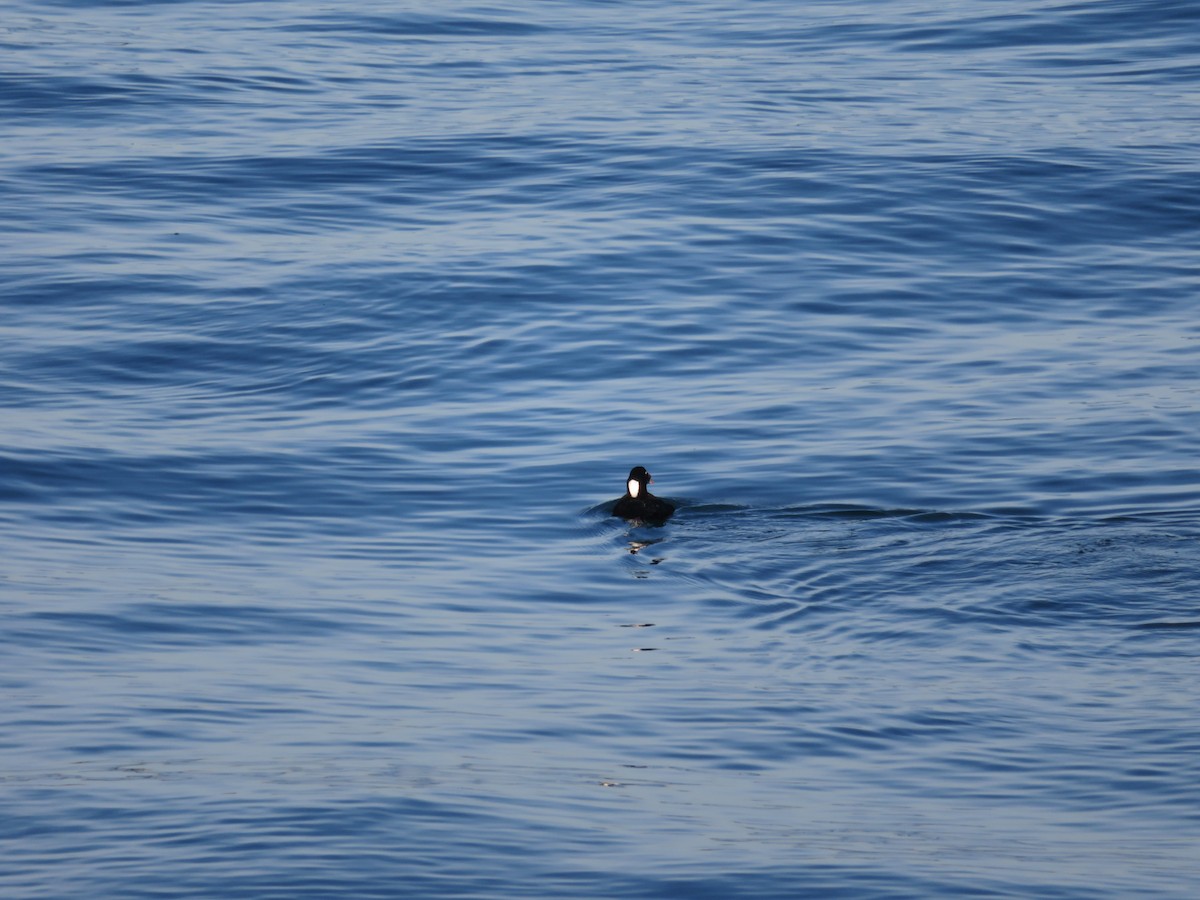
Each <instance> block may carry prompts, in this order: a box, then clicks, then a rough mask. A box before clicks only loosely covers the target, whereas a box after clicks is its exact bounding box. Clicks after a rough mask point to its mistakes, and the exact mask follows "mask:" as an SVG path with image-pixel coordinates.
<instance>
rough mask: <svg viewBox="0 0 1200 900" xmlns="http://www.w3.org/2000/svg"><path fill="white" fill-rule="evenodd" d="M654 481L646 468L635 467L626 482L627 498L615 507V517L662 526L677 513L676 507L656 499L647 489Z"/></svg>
mask: <svg viewBox="0 0 1200 900" xmlns="http://www.w3.org/2000/svg"><path fill="white" fill-rule="evenodd" d="M653 482H654V479H653V478H651V477H650V473H649V472H647V471H646V467H645V466H634V467H633V468H632V469H630V470H629V478H627V479H626V481H625V496H624V497H622V498H621V499H620V500H618V501H617V503H616V505H615V506H614V507H613V513H612V514H613V515H614V516H620V517H621V518H622V519H631V520H636V521H638V522H645V523H647V524H649V525H662V524H663V523H664V522H666V521H667V519H669V518H670V517H671V513H673V512H675V506H674V505H673V504H671V503H668V502H667V501H666V500H663V499H662V498H661V497H655V496H654V495H653V494H652V493H650V491H649V490H648V489H647V488H646V485H648V484H652V483H653Z"/></svg>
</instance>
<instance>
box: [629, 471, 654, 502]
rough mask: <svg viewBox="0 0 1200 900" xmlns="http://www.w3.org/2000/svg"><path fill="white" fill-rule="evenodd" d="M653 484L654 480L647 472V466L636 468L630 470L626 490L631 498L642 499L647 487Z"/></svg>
mask: <svg viewBox="0 0 1200 900" xmlns="http://www.w3.org/2000/svg"><path fill="white" fill-rule="evenodd" d="M653 483H654V479H653V478H651V477H650V473H649V472H647V471H646V467H645V466H634V467H633V468H632V469H630V470H629V478H628V479H627V480H626V482H625V489H626V491H627V492H628V493H629V496H630V497H640V496H641V495H642V491H643V490H645V487H646V485H648V484H653Z"/></svg>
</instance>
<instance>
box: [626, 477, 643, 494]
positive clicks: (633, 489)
mask: <svg viewBox="0 0 1200 900" xmlns="http://www.w3.org/2000/svg"><path fill="white" fill-rule="evenodd" d="M641 489H642V486H641V485H640V484H638V483H637V481H635V480H634V479H632V478H630V479H629V496H630V497H636V496H637V495H638V491H640V490H641Z"/></svg>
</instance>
